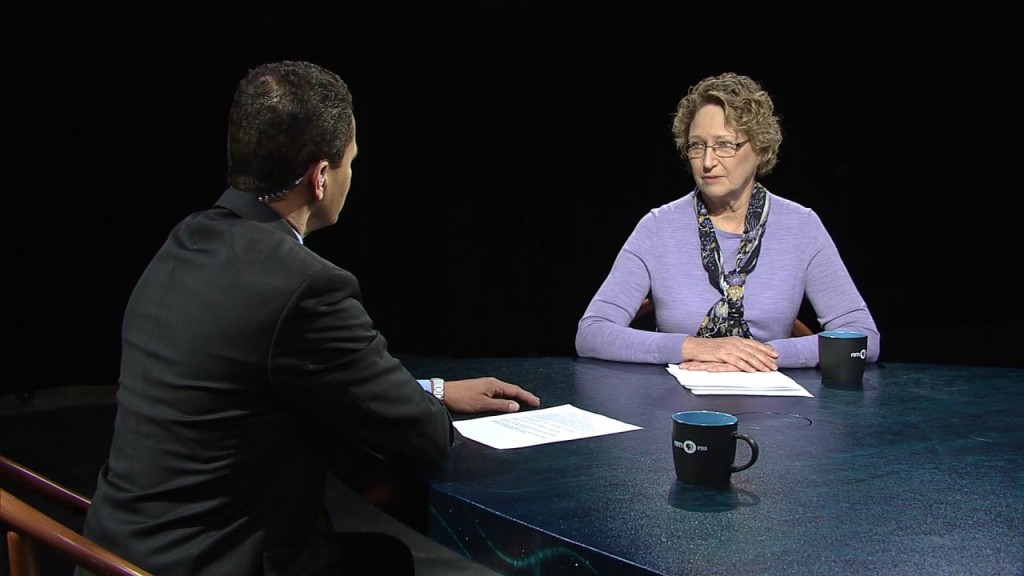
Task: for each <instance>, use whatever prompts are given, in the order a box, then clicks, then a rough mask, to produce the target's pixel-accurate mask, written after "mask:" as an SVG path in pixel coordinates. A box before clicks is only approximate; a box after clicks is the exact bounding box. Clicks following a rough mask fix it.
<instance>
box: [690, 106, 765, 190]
mask: <svg viewBox="0 0 1024 576" xmlns="http://www.w3.org/2000/svg"><path fill="white" fill-rule="evenodd" d="M687 142H701V143H703V144H704V145H705V146H706V148H705V150H704V154H703V155H702V156H701V157H699V158H689V162H690V168H691V170H692V172H693V179H694V181H695V182H696V183H697V187H698V188H700V191H701V192H702V193H703V194H704V201H705V202H708V203H715V202H716V201H735V200H738V199H741V198H743V197H744V196H746V195H749V194H750V193H751V192H752V191H753V190H754V177H755V176H756V174H757V163H758V161H759V159H758V157H757V154H756V153H755V152H754V147H753V146H752V145H751V143H750V142H748V141H747V138H746V137H745V136H744V135H743V134H740V133H738V132H736V131H735V130H733V129H731V128H729V127H728V126H726V124H725V110H723V109H722V107H721V106H719V105H717V104H705V105H704V106H703V107H702V108H701V109H699V110H697V114H696V115H694V117H693V122H692V123H690V134H689V137H688V140H687ZM721 142H731V143H733V144H739V148H738V149H737V150H736V155H735V156H732V157H731V158H722V157H720V156H719V155H718V154H716V153H715V151H714V150H713V149H712V146H714V145H715V144H718V143H721Z"/></svg>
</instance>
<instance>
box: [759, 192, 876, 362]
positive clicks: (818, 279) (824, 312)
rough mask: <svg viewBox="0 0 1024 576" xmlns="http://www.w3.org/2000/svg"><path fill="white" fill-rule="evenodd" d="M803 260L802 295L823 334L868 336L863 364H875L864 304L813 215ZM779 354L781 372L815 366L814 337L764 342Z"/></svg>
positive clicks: (873, 341) (870, 323)
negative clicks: (804, 272)
mask: <svg viewBox="0 0 1024 576" xmlns="http://www.w3.org/2000/svg"><path fill="white" fill-rule="evenodd" d="M805 232H806V235H805V236H804V239H805V245H807V246H810V247H811V250H810V253H809V254H808V258H807V269H806V282H805V294H806V296H807V299H808V301H809V302H810V303H811V305H812V306H813V307H814V310H815V313H816V314H817V317H818V322H819V323H820V324H821V326H822V328H823V329H824V330H849V331H855V332H863V333H864V334H867V336H868V349H867V355H868V356H867V361H868V362H876V361H877V360H878V357H879V353H880V349H881V338H880V335H879V333H878V328H877V326H876V325H875V320H874V318H873V317H872V315H871V312H870V311H869V310H868V306H867V303H866V302H865V301H864V298H863V297H862V296H861V294H860V292H859V291H858V290H857V286H856V285H855V283H854V281H853V278H851V276H850V272H849V271H848V270H847V268H846V265H845V264H844V263H843V260H842V258H841V257H840V255H839V250H838V249H837V248H836V245H835V242H834V241H833V240H832V237H831V236H830V235H829V233H828V231H827V230H826V229H825V226H824V224H823V223H822V222H821V219H820V218H819V217H818V215H817V214H816V213H814V212H813V211H811V212H810V214H809V222H808V224H807V226H806V229H805ZM768 344H770V345H771V346H772V347H773V348H775V350H776V351H777V352H778V353H779V359H778V364H779V366H780V367H783V368H798V367H813V366H817V365H818V336H817V335H811V336H802V337H796V338H785V339H781V340H774V341H770V342H768Z"/></svg>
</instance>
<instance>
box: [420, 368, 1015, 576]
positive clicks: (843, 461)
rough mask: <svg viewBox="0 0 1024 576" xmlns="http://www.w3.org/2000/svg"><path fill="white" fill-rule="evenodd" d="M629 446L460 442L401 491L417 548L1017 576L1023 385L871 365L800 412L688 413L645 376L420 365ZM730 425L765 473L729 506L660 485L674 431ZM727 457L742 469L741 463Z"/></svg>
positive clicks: (748, 571)
mask: <svg viewBox="0 0 1024 576" xmlns="http://www.w3.org/2000/svg"><path fill="white" fill-rule="evenodd" d="M405 363H406V365H407V366H408V367H409V369H410V371H411V372H412V373H413V374H417V375H419V376H420V377H426V376H434V375H441V376H444V377H445V378H448V379H459V378H467V377H473V376H484V375H491V376H496V377H499V378H502V379H503V380H506V381H509V382H514V383H517V384H520V385H522V386H524V387H527V388H529V389H530V390H532V391H534V392H535V393H537V394H538V395H539V396H540V397H541V400H542V403H543V406H548V407H550V406H556V405H560V404H564V403H570V404H573V405H574V406H576V407H578V408H582V409H584V410H589V411H593V412H597V413H600V414H604V415H606V416H609V417H611V418H615V419H618V420H622V421H624V422H628V423H630V424H635V425H637V426H641V427H642V429H641V430H637V431H631V432H624V433H619V434H612V435H606V436H600V437H596V438H587V439H581V440H573V441H569V442H560V443H554V444H546V445H540V446H532V447H527V448H518V449H513V450H497V449H494V448H490V447H488V446H485V445H482V444H479V443H477V442H474V441H472V440H464V441H463V442H462V443H461V444H459V445H458V446H457V447H456V448H455V449H454V451H453V453H452V455H451V457H450V458H449V459H448V461H447V462H446V464H445V465H444V466H442V467H441V468H440V469H437V470H433V471H429V472H421V473H415V474H414V479H413V482H414V483H417V484H418V485H420V486H421V487H422V489H423V490H424V494H425V498H424V500H425V505H426V510H424V516H425V521H424V522H423V526H421V528H422V530H423V531H424V532H425V533H426V534H427V535H428V536H429V537H430V538H432V539H433V540H435V541H437V542H440V543H442V544H444V545H446V546H448V547H450V548H452V549H454V550H456V551H458V552H460V553H462V554H463V555H465V556H467V557H469V558H472V559H474V560H476V561H477V562H480V563H482V564H484V565H486V566H489V567H491V568H492V569H494V570H497V571H499V572H502V573H505V574H524V575H525V574H614V575H626V574H642V575H651V574H665V575H681V574H695V575H697V574H699V575H704V576H707V575H715V574H721V575H728V576H742V575H758V576H765V575H773V574H785V575H788V576H792V575H802V574H807V575H815V576H822V575H827V574H842V575H851V574H872V575H878V574H881V575H902V574H907V575H911V574H912V575H915V576H917V575H921V574H957V575H971V574H978V575H985V576H992V575H999V574H1015V575H1019V574H1022V573H1024V369H1016V368H999V367H969V366H943V365H927V364H899V363H885V364H877V365H869V367H868V368H867V371H866V372H865V376H864V382H863V384H862V385H860V386H845V387H834V386H831V385H829V386H824V385H823V384H822V382H821V378H820V374H819V373H818V371H817V370H816V369H799V370H784V372H785V373H786V374H788V375H789V376H791V377H792V378H793V379H794V380H796V381H797V382H799V383H800V384H801V385H803V386H804V387H805V388H806V389H807V390H808V391H809V392H811V393H812V394H813V395H814V397H813V398H802V397H767V396H695V395H693V394H692V393H690V392H689V391H687V390H686V389H684V388H682V387H681V386H680V385H679V384H678V382H677V381H676V380H675V379H674V378H673V377H672V376H671V375H670V374H669V373H668V372H667V371H666V370H665V367H664V366H658V365H635V364H626V363H617V362H605V361H599V360H587V359H578V358H570V357H566V358H562V357H557V358H552V357H539V358H483V359H461V360H460V359H415V360H407V361H406V362H405ZM684 409H710V410H720V411H725V412H730V413H733V414H736V415H737V416H738V417H739V430H740V431H741V432H744V433H747V434H749V435H751V436H753V437H754V438H755V439H756V440H757V442H758V444H759V446H760V458H759V460H758V462H757V463H756V464H755V465H754V466H753V467H752V468H750V469H748V470H745V471H743V472H739V473H736V474H734V475H733V479H732V484H731V486H730V487H729V488H728V489H725V490H713V489H704V488H695V487H691V486H688V485H685V484H682V483H680V482H678V481H676V479H675V474H674V469H673V464H672V453H671V440H670V436H671V424H670V415H671V414H672V413H673V412H676V411H679V410H684ZM745 450H748V449H747V448H746V445H745V444H744V443H742V442H741V443H738V447H737V452H738V453H737V461H744V460H745V459H746V455H747V454H746V453H745V452H744V451H745Z"/></svg>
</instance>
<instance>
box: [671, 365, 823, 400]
mask: <svg viewBox="0 0 1024 576" xmlns="http://www.w3.org/2000/svg"><path fill="white" fill-rule="evenodd" d="M667 370H668V372H669V374H671V375H673V376H675V377H676V380H678V381H679V383H680V384H682V385H683V387H684V388H686V389H687V390H689V391H690V392H692V393H693V394H696V395H698V396H700V395H705V394H735V395H746V396H806V397H808V398H813V397H814V395H813V394H811V393H810V392H808V391H807V389H806V388H804V387H803V386H801V385H800V384H797V382H796V380H793V379H792V378H790V377H789V376H786V375H785V374H783V373H782V372H779V371H777V370H776V371H774V372H706V371H703V370H683V369H682V368H680V367H679V365H678V364H669V365H668V367H667Z"/></svg>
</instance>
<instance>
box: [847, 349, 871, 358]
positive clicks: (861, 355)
mask: <svg viewBox="0 0 1024 576" xmlns="http://www.w3.org/2000/svg"><path fill="white" fill-rule="evenodd" d="M867 357H868V351H867V350H864V349H861V351H860V352H850V358H860V359H861V360H864V359H866V358H867Z"/></svg>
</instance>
